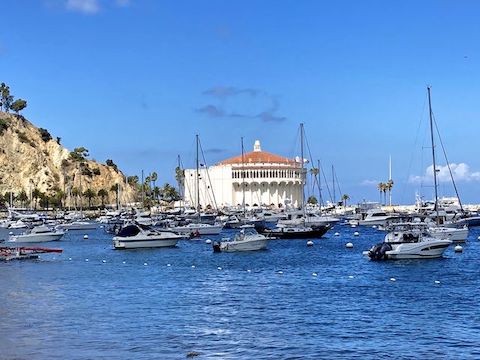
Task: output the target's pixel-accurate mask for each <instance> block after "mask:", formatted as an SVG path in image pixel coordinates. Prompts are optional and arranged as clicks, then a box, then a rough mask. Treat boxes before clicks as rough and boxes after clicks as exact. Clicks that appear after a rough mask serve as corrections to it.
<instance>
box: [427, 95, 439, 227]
mask: <svg viewBox="0 0 480 360" xmlns="http://www.w3.org/2000/svg"><path fill="white" fill-rule="evenodd" d="M427 91H428V109H429V116H430V137H431V140H432V160H433V187H434V188H435V210H436V212H437V224H438V223H439V220H440V218H439V214H438V190H437V164H436V163H435V140H434V137H433V112H432V99H431V95H430V86H428V87H427Z"/></svg>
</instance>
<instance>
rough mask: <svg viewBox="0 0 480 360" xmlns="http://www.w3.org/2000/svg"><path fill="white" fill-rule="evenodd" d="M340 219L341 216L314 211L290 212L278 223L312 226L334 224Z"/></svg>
mask: <svg viewBox="0 0 480 360" xmlns="http://www.w3.org/2000/svg"><path fill="white" fill-rule="evenodd" d="M339 221H340V219H339V218H336V217H334V216H330V215H320V214H317V213H314V212H307V213H305V215H304V214H303V213H301V212H297V213H293V214H288V215H287V219H281V220H279V221H278V225H279V226H281V225H284V226H299V225H306V226H312V227H316V226H317V227H318V226H325V225H328V224H330V225H334V224H336V223H338V222H339Z"/></svg>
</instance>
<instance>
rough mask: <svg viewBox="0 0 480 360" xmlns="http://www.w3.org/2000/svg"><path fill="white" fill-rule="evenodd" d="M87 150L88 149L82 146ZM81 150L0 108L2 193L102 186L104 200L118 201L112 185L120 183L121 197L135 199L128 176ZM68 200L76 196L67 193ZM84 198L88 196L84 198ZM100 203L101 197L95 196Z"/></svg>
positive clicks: (51, 194)
mask: <svg viewBox="0 0 480 360" xmlns="http://www.w3.org/2000/svg"><path fill="white" fill-rule="evenodd" d="M83 150H85V149H83ZM84 155H86V154H85V153H84V152H82V151H77V152H71V151H69V150H67V149H66V148H65V147H63V146H62V145H61V144H60V139H58V138H52V136H51V135H50V134H49V132H48V131H47V130H45V129H40V128H38V127H36V126H34V125H33V124H32V123H31V122H29V121H28V120H26V119H25V118H24V117H22V116H17V115H12V114H8V113H5V112H2V111H0V194H1V195H3V194H5V193H6V192H13V193H15V194H19V193H20V192H21V191H22V190H23V191H25V192H26V193H27V194H30V193H31V192H32V191H33V190H34V189H38V190H39V191H41V192H43V193H45V194H48V195H49V196H52V197H53V196H55V194H57V195H58V194H61V193H62V192H63V191H65V193H66V194H69V193H71V192H72V190H73V192H74V193H75V192H78V191H79V190H80V189H81V191H82V192H85V191H86V190H87V189H91V190H92V191H93V192H94V193H95V194H98V192H99V190H100V189H104V190H106V191H107V192H108V198H105V201H106V202H107V201H109V202H110V203H112V202H115V192H113V191H111V188H112V185H113V186H114V185H115V184H120V185H121V190H122V191H121V199H120V200H121V201H122V202H123V203H125V202H132V201H134V197H135V191H134V188H133V187H132V186H130V185H125V176H124V175H123V174H122V173H121V172H120V171H119V170H118V169H117V168H116V166H115V165H112V164H110V165H111V166H107V165H104V164H99V163H97V162H95V161H92V160H88V159H86V156H84ZM65 198H66V204H65V205H69V202H70V205H73V204H74V199H73V198H74V197H72V199H70V197H69V196H65ZM84 202H85V200H84ZM93 202H94V203H97V204H98V203H99V202H100V198H98V199H94V201H93Z"/></svg>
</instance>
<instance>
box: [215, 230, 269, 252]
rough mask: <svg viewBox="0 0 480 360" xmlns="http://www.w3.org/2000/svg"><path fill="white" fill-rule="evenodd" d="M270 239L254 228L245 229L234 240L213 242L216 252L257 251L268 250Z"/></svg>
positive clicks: (227, 239)
mask: <svg viewBox="0 0 480 360" xmlns="http://www.w3.org/2000/svg"><path fill="white" fill-rule="evenodd" d="M267 244H268V238H267V237H265V236H264V235H261V234H259V233H257V232H256V231H255V230H254V229H252V228H243V229H242V230H240V232H239V233H237V234H236V235H235V237H234V238H233V239H230V238H226V239H222V241H214V242H213V251H214V252H237V251H256V250H264V249H266V248H267Z"/></svg>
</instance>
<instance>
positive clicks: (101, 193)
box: [97, 189, 108, 207]
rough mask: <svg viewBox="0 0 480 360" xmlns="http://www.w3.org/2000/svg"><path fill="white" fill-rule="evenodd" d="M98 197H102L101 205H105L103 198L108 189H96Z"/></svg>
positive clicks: (106, 194)
mask: <svg viewBox="0 0 480 360" xmlns="http://www.w3.org/2000/svg"><path fill="white" fill-rule="evenodd" d="M97 195H98V197H99V198H100V199H102V207H105V198H106V197H107V196H108V191H107V190H105V189H100V190H98V194H97Z"/></svg>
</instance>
